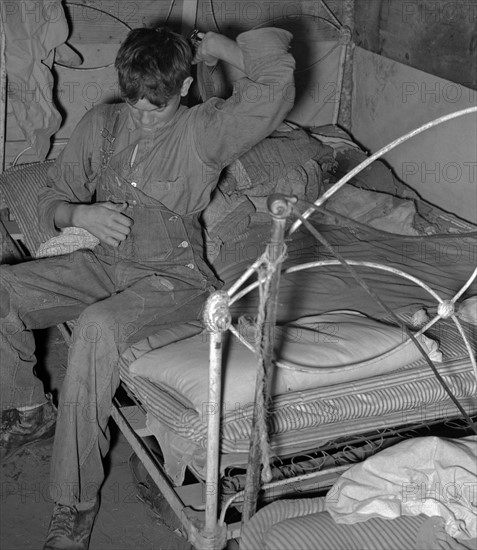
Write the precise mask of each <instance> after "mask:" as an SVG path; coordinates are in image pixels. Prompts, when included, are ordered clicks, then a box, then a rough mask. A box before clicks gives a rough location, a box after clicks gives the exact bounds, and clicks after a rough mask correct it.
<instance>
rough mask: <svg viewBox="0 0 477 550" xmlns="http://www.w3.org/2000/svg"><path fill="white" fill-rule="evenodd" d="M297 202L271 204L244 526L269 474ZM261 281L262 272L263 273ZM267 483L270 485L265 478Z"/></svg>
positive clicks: (279, 199)
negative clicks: (277, 341) (283, 291)
mask: <svg viewBox="0 0 477 550" xmlns="http://www.w3.org/2000/svg"><path fill="white" fill-rule="evenodd" d="M292 200H293V199H290V198H288V197H285V196H283V195H279V194H275V195H271V196H270V197H269V199H268V201H267V205H268V209H269V211H270V213H271V216H272V235H271V240H270V244H269V245H268V247H267V252H268V258H267V260H268V262H267V261H265V262H264V263H265V264H267V265H266V273H265V275H264V277H265V278H266V279H267V280H266V284H267V283H268V284H267V286H268V292H267V295H266V296H265V297H263V296H261V299H260V302H261V304H260V306H261V307H262V306H263V315H262V322H261V326H259V329H260V342H259V345H258V349H257V350H256V353H257V357H258V369H257V380H256V385H255V400H254V409H253V418H252V432H251V439H250V451H249V457H248V464H247V475H246V480H245V490H244V507H243V512H242V525H243V524H244V523H245V522H247V521H248V520H249V519H250V518H251V517H252V516H253V515H254V514H255V511H256V508H257V501H258V494H259V491H260V487H261V481H260V477H261V470H262V468H261V466H262V464H263V469H264V472H268V471H269V453H268V433H267V425H266V423H267V415H268V403H269V400H270V381H271V378H272V371H273V347H274V329H275V320H276V312H277V303H278V287H279V282H280V270H281V264H282V261H283V258H284V252H285V244H284V236H285V224H286V219H287V217H288V216H289V215H290V213H291V203H292ZM259 277H260V271H259ZM264 477H265V479H264V481H270V479H269V476H267V475H266V474H265V476H264Z"/></svg>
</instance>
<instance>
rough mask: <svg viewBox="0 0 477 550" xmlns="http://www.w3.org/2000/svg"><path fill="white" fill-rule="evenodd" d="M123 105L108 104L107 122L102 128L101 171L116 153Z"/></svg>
mask: <svg viewBox="0 0 477 550" xmlns="http://www.w3.org/2000/svg"><path fill="white" fill-rule="evenodd" d="M120 114H121V107H120V106H119V105H108V106H107V109H106V113H105V117H104V119H105V123H104V127H103V129H102V130H101V135H102V137H103V142H102V145H101V171H103V170H104V169H105V168H106V167H107V166H108V164H109V161H110V159H111V157H112V156H113V153H114V147H115V144H114V142H115V141H116V134H117V131H118V124H119V115H120Z"/></svg>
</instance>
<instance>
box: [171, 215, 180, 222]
mask: <svg viewBox="0 0 477 550" xmlns="http://www.w3.org/2000/svg"><path fill="white" fill-rule="evenodd" d="M178 219H179V216H171V217H170V218H169V221H170V222H176V221H177V220H178Z"/></svg>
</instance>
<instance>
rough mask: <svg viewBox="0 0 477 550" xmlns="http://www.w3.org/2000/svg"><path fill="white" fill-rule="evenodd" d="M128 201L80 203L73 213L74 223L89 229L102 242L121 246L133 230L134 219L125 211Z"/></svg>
mask: <svg viewBox="0 0 477 550" xmlns="http://www.w3.org/2000/svg"><path fill="white" fill-rule="evenodd" d="M127 206H128V205H127V203H122V204H115V203H113V202H98V203H95V204H81V205H78V206H77V207H76V208H75V210H74V214H73V225H74V226H76V227H82V228H83V229H86V230H88V231H89V232H90V233H91V234H93V235H94V236H95V237H97V238H98V239H99V240H100V241H101V242H102V243H104V244H109V245H110V246H115V247H117V246H119V244H120V243H121V242H122V241H124V240H125V239H126V237H127V236H128V235H129V232H130V231H131V226H132V223H133V221H132V220H131V218H129V217H128V216H126V215H125V214H124V213H123V212H124V210H126V208H127Z"/></svg>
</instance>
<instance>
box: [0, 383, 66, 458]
mask: <svg viewBox="0 0 477 550" xmlns="http://www.w3.org/2000/svg"><path fill="white" fill-rule="evenodd" d="M46 398H47V401H46V403H44V404H43V405H40V406H39V407H35V408H34V409H30V410H27V411H21V410H18V409H9V410H7V411H4V412H3V414H2V425H1V427H0V459H1V460H4V459H6V458H8V457H10V456H11V455H13V454H14V453H15V452H16V451H18V450H19V449H21V448H22V447H24V446H25V445H29V444H31V443H35V442H37V441H41V440H46V439H49V438H50V437H53V436H54V435H55V427H56V416H57V409H56V407H55V405H54V404H53V401H52V396H51V394H48V395H47V396H46Z"/></svg>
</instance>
